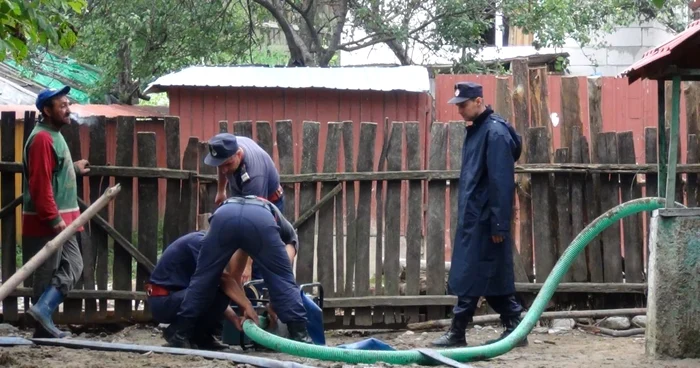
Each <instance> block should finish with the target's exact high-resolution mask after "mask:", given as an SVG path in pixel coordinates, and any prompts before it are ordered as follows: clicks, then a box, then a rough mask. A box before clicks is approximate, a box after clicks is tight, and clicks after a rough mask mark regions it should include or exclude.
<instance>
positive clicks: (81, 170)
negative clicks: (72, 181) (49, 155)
mask: <svg viewBox="0 0 700 368" xmlns="http://www.w3.org/2000/svg"><path fill="white" fill-rule="evenodd" d="M73 165H74V166H75V171H77V172H78V174H80V175H85V174H87V173H88V172H90V168H89V167H88V166H90V163H89V162H88V160H78V161H75V162H74V163H73Z"/></svg>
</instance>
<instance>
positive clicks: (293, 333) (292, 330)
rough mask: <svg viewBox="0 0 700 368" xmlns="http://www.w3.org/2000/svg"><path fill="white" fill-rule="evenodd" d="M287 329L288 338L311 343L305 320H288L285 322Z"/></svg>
mask: <svg viewBox="0 0 700 368" xmlns="http://www.w3.org/2000/svg"><path fill="white" fill-rule="evenodd" d="M287 330H288V331H289V339H291V340H294V341H299V342H305V343H307V344H313V341H311V337H309V331H308V330H307V329H306V322H305V321H301V322H289V323H287Z"/></svg>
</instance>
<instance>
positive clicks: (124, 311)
mask: <svg viewBox="0 0 700 368" xmlns="http://www.w3.org/2000/svg"><path fill="white" fill-rule="evenodd" d="M135 122H136V119H134V118H133V117H126V116H120V117H118V118H117V150H116V151H117V152H116V158H115V162H116V164H117V165H118V166H132V165H133V164H134V124H135ZM115 181H116V184H119V185H121V193H120V194H119V195H118V196H117V197H116V198H115V199H114V229H115V230H117V231H118V232H119V233H120V234H122V235H123V236H124V237H126V239H128V240H130V241H132V242H133V237H132V233H133V231H134V230H133V216H134V210H133V209H134V200H133V198H134V182H135V181H136V180H135V179H133V178H124V177H122V178H115ZM187 210H188V208H186V207H183V208H181V211H184V212H185V213H187V212H186V211H187ZM181 230H182V229H181ZM137 267H138V266H137ZM131 272H132V262H131V255H130V254H129V252H127V251H126V250H125V249H124V248H122V247H118V246H115V247H114V260H113V261H112V289H113V290H126V291H132V290H133V286H132V284H131ZM131 309H132V304H131V301H129V300H115V302H114V315H115V316H116V317H118V318H128V317H129V316H130V315H131Z"/></svg>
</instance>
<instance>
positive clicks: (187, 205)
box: [180, 137, 200, 234]
mask: <svg viewBox="0 0 700 368" xmlns="http://www.w3.org/2000/svg"><path fill="white" fill-rule="evenodd" d="M198 147H199V140H198V139H197V137H190V139H189V140H188V141H187V147H186V148H185V153H184V154H183V155H182V169H183V170H191V171H197V163H198V162H199V148H198ZM199 187H200V185H199V181H198V180H196V179H194V178H190V180H188V181H185V180H183V181H182V190H181V192H180V196H181V197H182V208H183V213H186V214H187V215H186V218H184V219H183V220H182V221H180V234H186V233H189V232H192V231H195V230H196V229H197V213H199V211H198V210H197V204H198V201H197V197H198V195H199Z"/></svg>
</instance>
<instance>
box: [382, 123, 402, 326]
mask: <svg viewBox="0 0 700 368" xmlns="http://www.w3.org/2000/svg"><path fill="white" fill-rule="evenodd" d="M403 156H404V155H403V123H397V122H393V123H391V134H390V136H389V145H388V148H387V153H386V159H387V160H386V161H387V162H386V163H387V165H386V169H387V170H388V171H399V170H401V169H402V162H401V160H402V158H403ZM401 184H402V183H401V181H398V180H396V181H389V182H387V188H386V203H385V206H384V213H385V220H386V222H385V226H386V228H385V230H386V231H385V232H384V233H385V234H386V235H385V239H386V240H385V244H384V246H385V249H384V250H385V252H384V254H385V256H384V257H385V259H384V278H385V290H384V295H396V296H398V295H399V273H400V272H401V271H400V267H401V263H400V260H399V256H400V253H401V214H402V213H403V211H402V206H401ZM401 322H402V318H401V309H394V308H386V309H384V323H386V324H394V323H401Z"/></svg>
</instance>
